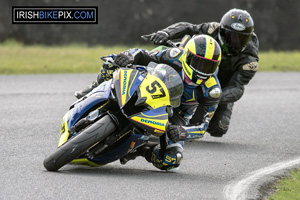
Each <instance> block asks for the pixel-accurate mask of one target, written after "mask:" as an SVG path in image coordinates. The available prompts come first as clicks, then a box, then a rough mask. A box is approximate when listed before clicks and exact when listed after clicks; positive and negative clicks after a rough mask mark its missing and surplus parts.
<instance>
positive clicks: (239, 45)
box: [150, 9, 259, 137]
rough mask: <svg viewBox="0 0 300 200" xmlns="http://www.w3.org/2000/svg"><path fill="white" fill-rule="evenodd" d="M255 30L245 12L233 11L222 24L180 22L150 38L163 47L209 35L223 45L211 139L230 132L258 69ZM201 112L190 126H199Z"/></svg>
mask: <svg viewBox="0 0 300 200" xmlns="http://www.w3.org/2000/svg"><path fill="white" fill-rule="evenodd" d="M253 31H254V22H253V20H252V18H251V16H250V14H249V13H248V12H247V11H244V10H240V9H231V10H229V11H228V12H227V13H226V14H225V15H224V16H223V17H222V19H221V22H220V23H217V22H212V23H202V24H198V25H196V24H190V23H187V22H180V23H176V24H173V25H171V26H169V27H167V28H165V29H163V30H161V31H158V32H157V33H155V34H153V36H152V37H151V38H150V40H152V41H153V42H154V43H155V44H164V43H165V42H166V41H167V40H169V39H177V38H181V37H183V36H184V35H186V34H188V35H195V34H207V35H210V36H212V37H213V38H214V39H216V41H217V42H218V43H219V44H220V46H221V48H222V53H223V54H222V63H221V64H220V67H219V72H218V78H219V80H220V83H221V86H222V96H221V100H220V104H219V106H218V109H217V111H216V113H215V115H214V117H213V119H212V120H211V123H210V125H209V127H208V130H207V131H208V132H209V133H210V134H211V135H212V136H215V137H222V136H223V135H224V134H225V133H226V132H227V130H228V127H229V122H230V118H231V114H232V109H233V104H234V102H235V101H237V100H239V99H240V98H241V97H242V95H243V93H244V86H245V85H247V84H248V83H249V81H250V80H251V79H252V78H253V76H254V75H255V73H256V71H257V69H258V46H259V43H258V38H257V36H256V34H255V33H254V32H253ZM201 113H202V111H201V110H199V109H198V110H197V111H196V113H195V115H194V116H193V118H192V120H191V123H194V124H197V123H198V121H199V116H201ZM200 119H201V117H200ZM200 121H201V120H200Z"/></svg>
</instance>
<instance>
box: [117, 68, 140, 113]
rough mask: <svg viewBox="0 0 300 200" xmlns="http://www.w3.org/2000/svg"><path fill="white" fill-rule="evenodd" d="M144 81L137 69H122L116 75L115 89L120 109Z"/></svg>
mask: <svg viewBox="0 0 300 200" xmlns="http://www.w3.org/2000/svg"><path fill="white" fill-rule="evenodd" d="M143 80H144V76H143V75H141V74H140V73H139V71H138V70H136V69H126V68H125V69H124V68H121V69H119V70H118V71H116V72H115V73H114V87H115V89H116V95H117V99H118V104H119V106H120V108H123V107H124V106H125V104H126V103H127V102H128V101H129V99H130V98H131V96H132V95H133V93H134V92H135V91H136V89H137V88H138V87H139V85H140V84H141V83H142V81H143Z"/></svg>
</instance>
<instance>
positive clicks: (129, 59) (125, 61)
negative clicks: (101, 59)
mask: <svg viewBox="0 0 300 200" xmlns="http://www.w3.org/2000/svg"><path fill="white" fill-rule="evenodd" d="M133 60H134V57H133V55H132V54H131V53H130V52H128V51H124V52H121V53H119V54H118V55H117V56H116V57H115V59H114V63H115V64H116V65H118V66H120V67H126V66H127V65H129V64H132V63H133Z"/></svg>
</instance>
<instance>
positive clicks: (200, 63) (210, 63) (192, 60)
mask: <svg viewBox="0 0 300 200" xmlns="http://www.w3.org/2000/svg"><path fill="white" fill-rule="evenodd" d="M186 63H187V64H188V65H189V66H190V67H191V68H192V69H193V70H194V73H195V74H197V75H200V76H211V75H213V74H214V73H215V71H216V69H217V68H218V66H219V63H220V61H219V60H213V59H208V58H204V57H202V56H199V55H196V54H193V53H192V52H190V51H188V52H187V57H186Z"/></svg>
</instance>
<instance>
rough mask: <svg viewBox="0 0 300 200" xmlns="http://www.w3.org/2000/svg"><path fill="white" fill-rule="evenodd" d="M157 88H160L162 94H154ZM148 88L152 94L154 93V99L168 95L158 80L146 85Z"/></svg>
mask: <svg viewBox="0 0 300 200" xmlns="http://www.w3.org/2000/svg"><path fill="white" fill-rule="evenodd" d="M150 87H151V89H150ZM157 89H159V91H160V92H161V94H155V95H154V93H155V92H156V91H157ZM146 90H147V92H149V93H150V94H153V95H151V96H152V99H157V98H161V97H165V96H166V93H165V91H164V89H163V87H162V86H161V85H160V84H159V82H157V81H154V82H152V83H151V85H148V86H147V87H146Z"/></svg>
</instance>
